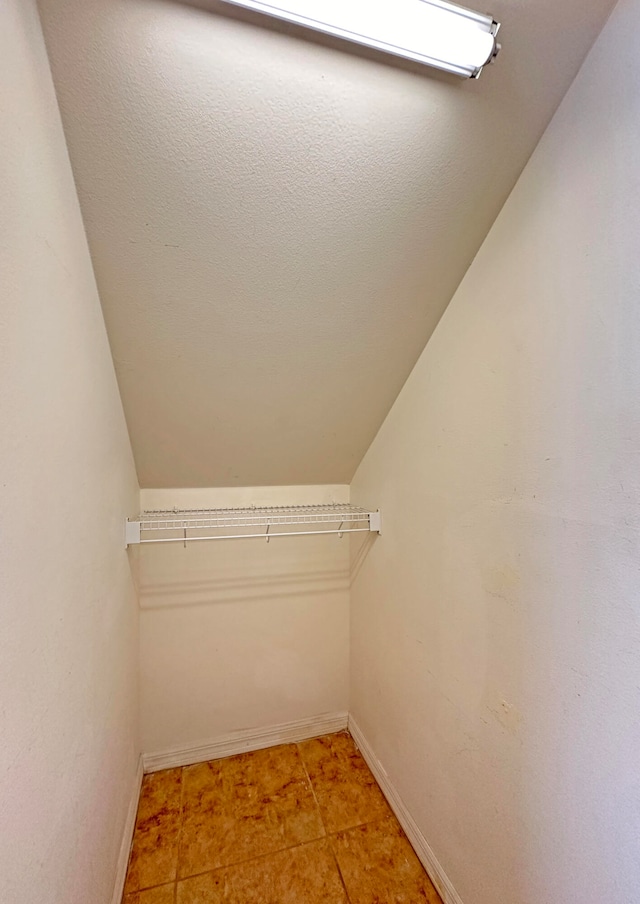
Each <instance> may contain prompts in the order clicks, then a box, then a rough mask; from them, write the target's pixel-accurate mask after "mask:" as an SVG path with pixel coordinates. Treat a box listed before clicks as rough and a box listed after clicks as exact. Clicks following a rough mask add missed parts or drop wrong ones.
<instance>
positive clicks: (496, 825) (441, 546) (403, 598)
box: [351, 0, 640, 904]
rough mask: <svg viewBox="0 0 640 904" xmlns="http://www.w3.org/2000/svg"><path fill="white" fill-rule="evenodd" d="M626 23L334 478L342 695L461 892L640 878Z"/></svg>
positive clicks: (636, 116)
mask: <svg viewBox="0 0 640 904" xmlns="http://www.w3.org/2000/svg"><path fill="white" fill-rule="evenodd" d="M639 34H640V2H638V0H622V2H620V3H619V5H618V7H617V8H616V9H615V11H614V13H613V16H612V18H611V19H610V21H609V23H608V24H607V26H606V27H605V29H604V32H603V33H602V35H601V36H600V38H599V39H598V41H597V42H596V44H595V46H594V48H593V50H592V52H591V54H590V56H589V57H588V58H587V61H586V63H585V65H584V67H583V69H582V71H581V72H580V74H579V76H578V78H577V81H576V82H575V84H574V85H573V87H572V88H571V90H570V91H569V93H568V95H567V97H566V98H565V100H564V101H563V103H562V105H561V107H560V108H559V111H558V113H557V115H556V117H555V119H554V120H553V122H552V124H551V126H550V127H549V129H548V131H547V133H546V134H545V136H544V138H543V139H542V142H541V144H540V145H539V147H538V149H537V150H536V152H535V154H534V155H533V158H532V159H531V161H530V163H529V165H528V166H527V168H526V170H525V171H524V173H523V175H522V177H521V179H520V181H519V182H518V184H517V186H516V188H515V190H514V192H513V194H512V195H511V197H510V199H509V201H508V202H507V204H506V206H505V208H504V209H503V211H502V213H501V214H500V216H499V218H498V220H497V222H496V224H495V226H494V227H493V229H492V231H491V232H490V234H489V236H488V238H487V240H486V241H485V243H484V245H483V247H482V249H481V251H480V252H479V254H478V256H477V258H476V260H475V262H474V263H473V265H472V267H471V268H470V270H469V272H468V274H467V276H466V278H465V280H464V281H463V283H462V285H461V287H460V288H459V290H458V292H457V294H456V295H455V297H454V299H453V301H452V302H451V305H450V306H449V308H448V309H447V312H446V313H445V315H444V318H443V319H442V321H441V323H440V325H439V326H438V328H437V330H436V332H435V334H434V336H433V338H432V339H431V341H430V342H429V344H428V346H427V348H426V349H425V351H424V353H423V355H422V357H421V358H420V360H419V363H418V364H417V366H416V368H415V370H414V371H413V373H412V375H411V377H410V379H409V381H408V382H407V384H406V386H405V387H404V389H403V391H402V393H401V394H400V396H399V398H398V400H397V401H396V403H395V405H394V407H393V409H392V411H391V413H390V415H389V416H388V418H387V419H386V421H385V423H384V425H383V427H382V428H381V430H380V432H379V434H378V436H377V438H376V440H375V441H374V443H373V444H372V446H371V448H370V449H369V451H368V453H367V455H366V457H365V459H364V460H363V462H362V464H361V465H360V467H359V469H358V472H357V474H356V476H355V479H354V482H353V485H352V501H353V502H354V503H356V504H358V503H359V502H361V501H362V500H364V499H367V500H374V501H375V504H376V505H380V507H381V509H382V512H383V516H384V533H383V537H382V538H381V541H380V542H379V543H376V544H374V545H373V546H372V548H371V549H370V550H369V553H368V555H367V557H366V558H365V559H364V562H363V564H362V567H361V569H360V571H359V573H358V575H357V576H356V578H355V581H354V585H353V590H352V607H353V614H352V623H351V637H352V647H351V649H352V672H353V681H352V690H351V711H352V713H353V714H354V716H355V719H356V721H357V722H358V723H359V725H360V727H361V729H362V730H363V731H364V734H365V736H366V737H367V739H368V740H369V741H370V743H371V744H372V746H373V748H374V750H375V751H376V753H377V755H378V756H379V758H380V760H381V761H382V764H383V766H384V767H385V768H386V769H387V771H388V773H389V775H390V777H391V779H392V781H393V782H394V783H395V785H396V787H397V789H398V790H399V792H400V794H401V795H402V797H403V798H404V800H405V802H406V804H407V806H408V807H409V809H410V811H411V813H412V814H413V816H414V818H415V819H416V821H417V822H418V824H419V826H420V828H421V830H422V832H423V833H424V835H425V837H426V839H427V840H428V841H429V843H430V844H431V846H432V847H433V849H434V851H435V853H436V856H437V857H438V859H439V860H440V862H441V864H442V866H443V867H444V869H445V870H446V872H447V874H448V875H449V877H450V879H451V880H452V881H453V884H454V886H455V888H456V889H457V891H458V893H459V894H460V897H461V899H462V901H464V904H559V902H562V904H601V902H604V901H607V902H613V901H615V902H616V904H623V902H624V904H632V902H637V901H638V899H639V896H640V857H639V856H638V839H640V783H639V771H638V764H639V762H640V760H639V751H640V723H639V720H638V713H640V690H639V688H640V658H639V656H638V650H639V649H640V647H639V641H640V603H639V599H640V593H639V587H640V532H639V527H640V514H639V509H638V500H639V493H640V352H639V350H640V295H639V289H640V254H639V249H640V167H639V164H638V159H639V158H638V148H639V147H640V79H639V77H638V61H637V56H638V35H639ZM505 52H506V51H505Z"/></svg>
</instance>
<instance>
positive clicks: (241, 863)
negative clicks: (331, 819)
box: [144, 836, 326, 891]
mask: <svg viewBox="0 0 640 904" xmlns="http://www.w3.org/2000/svg"><path fill="white" fill-rule="evenodd" d="M325 840H326V836H324V837H320V838H313V839H312V840H311V841H301V842H300V843H299V844H290V845H288V846H287V847H284V848H278V849H277V850H275V851H267V853H266V854H257V855H256V856H255V857H247V858H246V860H234V862H233V863H227V865H226V866H215V867H214V868H213V869H205V870H202V872H199V873H189V875H188V876H182V878H179V879H178V880H177V882H185V881H186V880H187V879H196V878H197V877H198V876H207V875H208V874H209V873H219V872H222V870H223V869H234V868H235V867H236V866H245V864H247V863H254V862H255V861H256V860H265V859H266V858H267V857H275V856H276V855H277V854H284V853H286V851H295V850H297V848H301V847H309V845H310V844H318V842H319V841H325ZM166 884H167V883H166V882H165V885H166ZM157 887H158V886H154V888H157ZM144 891H147V889H146V888H145V889H144Z"/></svg>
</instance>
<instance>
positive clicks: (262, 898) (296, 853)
mask: <svg viewBox="0 0 640 904" xmlns="http://www.w3.org/2000/svg"><path fill="white" fill-rule="evenodd" d="M177 904H348V901H347V896H346V894H345V891H344V886H343V884H342V881H341V879H340V874H339V872H338V869H337V867H336V864H335V860H334V858H333V855H332V854H331V851H330V850H329V846H328V843H327V842H326V841H324V840H322V841H316V842H313V843H311V844H305V845H302V846H301V847H297V848H292V849H290V850H288V851H281V852H279V853H277V854H269V855H268V856H266V857H259V858H257V859H256V860H250V861H248V862H247V863H241V864H238V865H236V866H231V867H227V868H225V869H221V870H216V871H215V872H211V873H205V874H204V875H201V876H194V877H192V878H190V879H184V880H183V881H181V882H178V886H177Z"/></svg>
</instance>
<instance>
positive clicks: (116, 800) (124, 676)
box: [0, 0, 138, 904]
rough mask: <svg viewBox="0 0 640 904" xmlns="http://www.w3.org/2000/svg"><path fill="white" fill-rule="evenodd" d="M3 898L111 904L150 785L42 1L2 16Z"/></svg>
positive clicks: (104, 354) (102, 357)
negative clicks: (138, 804)
mask: <svg viewBox="0 0 640 904" xmlns="http://www.w3.org/2000/svg"><path fill="white" fill-rule="evenodd" d="M0 197H1V202H0V286H1V287H2V289H1V292H2V298H1V299H0V538H1V539H0V623H1V625H2V631H1V633H0V701H1V702H0V737H1V741H0V837H1V838H2V844H1V845H0V877H1V878H0V898H1V899H2V901H3V902H6V904H18V902H20V904H23V902H24V904H89V902H91V904H107V902H109V901H110V900H111V896H112V893H113V889H114V878H115V868H116V861H117V857H118V852H119V847H120V844H121V840H122V832H123V825H124V820H125V815H126V811H127V807H128V804H129V800H130V797H131V794H132V791H133V788H134V778H135V772H136V765H137V759H138V740H137V729H136V724H137V662H136V646H137V640H136V638H137V611H136V601H135V592H134V587H133V583H132V579H131V572H130V568H129V562H128V559H127V555H126V553H125V551H124V548H123V534H122V520H123V518H124V517H125V516H126V515H127V514H128V513H131V512H132V511H133V510H135V507H136V505H137V482H136V477H135V472H134V469H133V463H132V457H131V451H130V447H129V440H128V437H127V431H126V428H125V423H124V419H123V414H122V409H121V405H120V398H119V395H118V390H117V386H116V382H115V377H114V372H113V365H112V362H111V357H110V354H109V348H108V344H107V338H106V334H105V329H104V324H103V320H102V314H101V311H100V305H99V302H98V296H97V292H96V287H95V283H94V278H93V272H92V268H91V263H90V259H89V255H88V251H87V245H86V241H85V235H84V230H83V226H82V221H81V218H80V212H79V209H78V203H77V199H76V194H75V189H74V184H73V179H72V176H71V170H70V166H69V161H68V158H67V150H66V146H65V143H64V137H63V134H62V128H61V124H60V120H59V115H58V109H57V105H56V99H55V95H54V91H53V85H52V83H51V78H50V74H49V68H48V62H47V57H46V53H45V49H44V44H43V40H42V34H41V31H40V25H39V22H38V16H37V12H36V10H35V4H34V3H33V2H30V0H7V2H4V3H2V5H1V8H0Z"/></svg>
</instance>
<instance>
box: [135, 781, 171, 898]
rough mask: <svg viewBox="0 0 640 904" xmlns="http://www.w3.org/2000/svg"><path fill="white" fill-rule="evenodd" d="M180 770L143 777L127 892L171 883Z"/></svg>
mask: <svg viewBox="0 0 640 904" xmlns="http://www.w3.org/2000/svg"><path fill="white" fill-rule="evenodd" d="M181 773H182V770H181V769H166V770H164V771H163V772H155V773H153V774H151V775H145V777H144V780H143V783H142V793H141V796H140V804H139V806H138V815H137V819H136V829H135V833H134V836H133V847H132V850H131V858H130V861H129V869H128V872H127V881H126V885H125V891H126V892H127V893H130V892H133V891H138V890H139V889H143V888H149V887H151V886H156V885H162V884H163V883H167V882H173V881H174V879H175V878H176V870H177V863H178V837H179V833H180V823H181V808H180V800H181Z"/></svg>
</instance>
